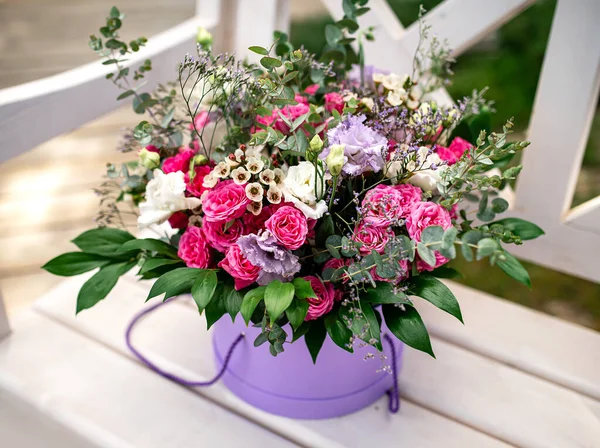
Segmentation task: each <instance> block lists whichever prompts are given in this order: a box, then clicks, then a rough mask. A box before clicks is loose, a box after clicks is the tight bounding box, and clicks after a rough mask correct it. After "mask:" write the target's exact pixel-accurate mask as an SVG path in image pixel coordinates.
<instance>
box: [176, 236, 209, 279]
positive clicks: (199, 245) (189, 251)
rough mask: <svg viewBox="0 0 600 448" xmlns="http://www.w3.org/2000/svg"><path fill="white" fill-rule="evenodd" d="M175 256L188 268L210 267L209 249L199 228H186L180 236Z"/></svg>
mask: <svg viewBox="0 0 600 448" xmlns="http://www.w3.org/2000/svg"><path fill="white" fill-rule="evenodd" d="M177 255H179V258H181V259H182V260H183V261H185V264H186V265H187V266H188V267H190V268H199V269H206V268H208V267H210V265H211V256H210V247H209V246H208V242H207V241H206V236H205V235H204V232H203V231H202V229H201V228H200V227H196V226H191V227H188V228H187V229H186V231H185V232H184V233H183V235H181V239H180V240H179V251H178V252H177Z"/></svg>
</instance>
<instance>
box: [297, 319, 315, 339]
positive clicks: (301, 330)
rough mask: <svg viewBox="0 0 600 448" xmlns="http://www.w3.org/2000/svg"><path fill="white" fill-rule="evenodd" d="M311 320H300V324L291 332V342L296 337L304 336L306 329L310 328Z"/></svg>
mask: <svg viewBox="0 0 600 448" xmlns="http://www.w3.org/2000/svg"><path fill="white" fill-rule="evenodd" d="M311 322H312V321H306V320H305V321H304V322H302V324H301V325H300V326H299V327H298V329H297V330H293V334H292V342H296V341H297V340H298V339H300V338H301V337H302V336H304V335H305V334H306V333H307V332H308V330H310V326H311V325H310V324H311Z"/></svg>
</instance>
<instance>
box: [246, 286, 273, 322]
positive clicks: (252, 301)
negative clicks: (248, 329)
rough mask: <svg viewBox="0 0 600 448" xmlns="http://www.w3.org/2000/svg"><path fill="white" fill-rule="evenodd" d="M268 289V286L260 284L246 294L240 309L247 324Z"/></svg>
mask: <svg viewBox="0 0 600 448" xmlns="http://www.w3.org/2000/svg"><path fill="white" fill-rule="evenodd" d="M266 289H267V287H266V286H259V287H258V288H255V289H251V290H250V291H248V292H247V293H246V295H245V296H244V298H243V300H242V306H241V308H240V311H241V313H242V317H243V318H244V322H246V325H248V322H250V319H251V318H252V314H253V313H254V310H255V309H256V307H257V306H258V304H259V303H260V301H261V300H262V299H263V298H264V297H265V290H266Z"/></svg>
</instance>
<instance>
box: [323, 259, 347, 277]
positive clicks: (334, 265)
mask: <svg viewBox="0 0 600 448" xmlns="http://www.w3.org/2000/svg"><path fill="white" fill-rule="evenodd" d="M351 263H352V260H350V259H348V258H345V259H344V258H330V259H329V260H327V261H326V262H325V264H324V265H323V271H325V269H333V270H337V269H339V268H343V267H344V266H348V265H350V264H351ZM348 280H350V278H349V277H348V275H346V274H344V275H343V276H342V283H346V282H348Z"/></svg>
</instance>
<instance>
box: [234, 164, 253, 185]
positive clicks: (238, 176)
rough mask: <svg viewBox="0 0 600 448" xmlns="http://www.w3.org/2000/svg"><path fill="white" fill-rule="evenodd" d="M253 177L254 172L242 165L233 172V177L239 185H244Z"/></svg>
mask: <svg viewBox="0 0 600 448" xmlns="http://www.w3.org/2000/svg"><path fill="white" fill-rule="evenodd" d="M251 177H252V174H250V172H249V171H247V170H246V169H245V168H243V167H241V166H240V167H239V168H236V169H235V170H233V171H232V172H231V178H232V179H233V181H234V182H235V183H236V184H238V185H244V184H245V183H247V182H248V181H249V180H250V178H251Z"/></svg>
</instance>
